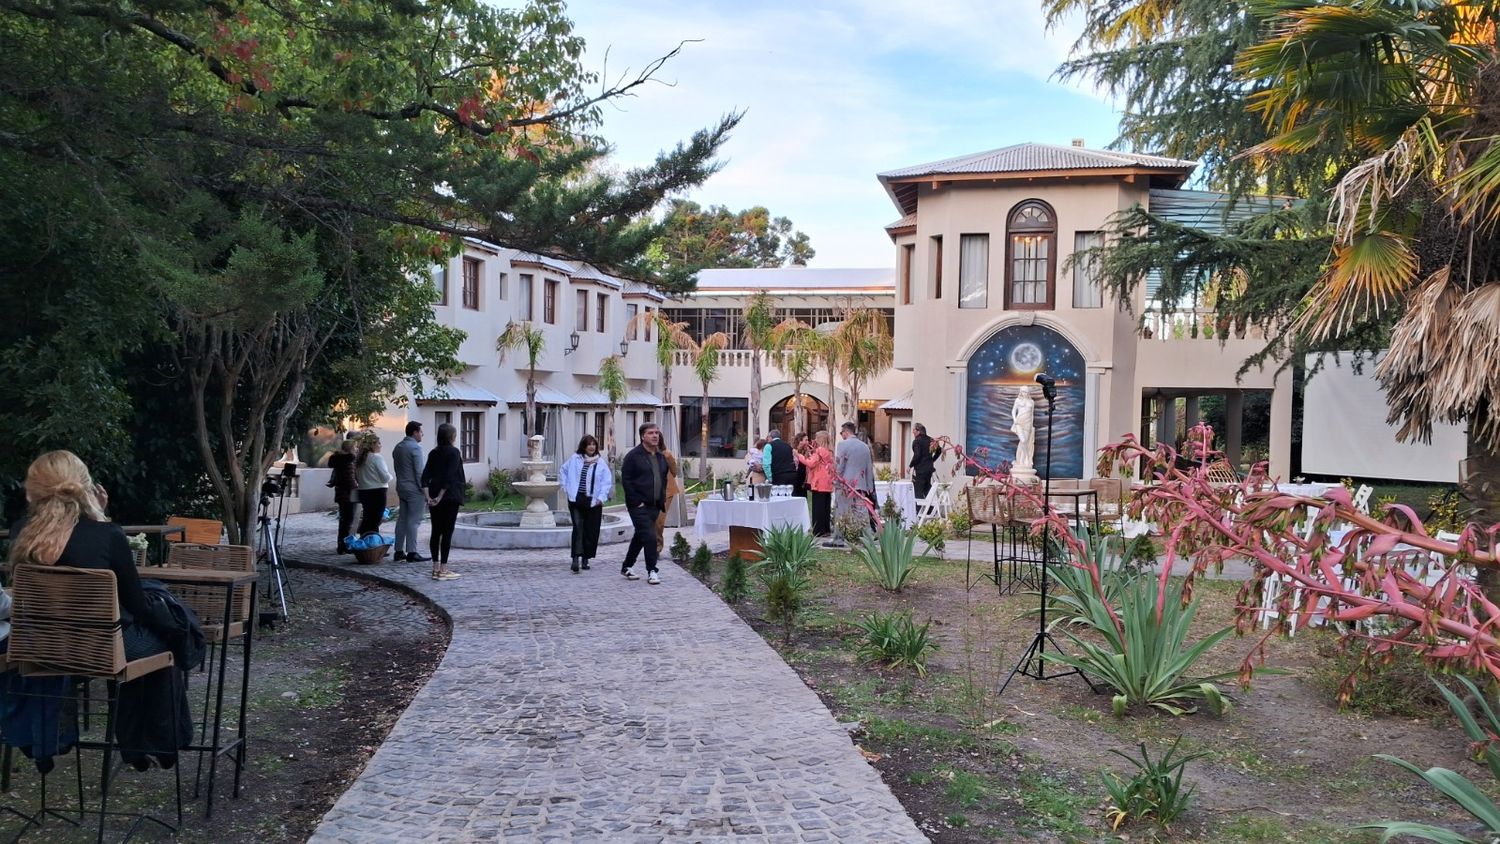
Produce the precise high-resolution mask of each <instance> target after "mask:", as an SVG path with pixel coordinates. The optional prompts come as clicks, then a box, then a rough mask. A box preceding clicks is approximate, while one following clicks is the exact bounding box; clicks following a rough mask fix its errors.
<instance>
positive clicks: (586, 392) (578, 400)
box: [573, 387, 609, 406]
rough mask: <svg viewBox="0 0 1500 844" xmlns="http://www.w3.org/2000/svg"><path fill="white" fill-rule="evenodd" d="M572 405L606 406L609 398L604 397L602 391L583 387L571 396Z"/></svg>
mask: <svg viewBox="0 0 1500 844" xmlns="http://www.w3.org/2000/svg"><path fill="white" fill-rule="evenodd" d="M573 404H574V405H575V406H577V405H589V404H592V405H607V404H609V396H607V395H605V394H604V392H603V391H602V390H596V389H594V388H593V387H584V388H583V389H582V390H579V391H578V392H576V393H574V394H573Z"/></svg>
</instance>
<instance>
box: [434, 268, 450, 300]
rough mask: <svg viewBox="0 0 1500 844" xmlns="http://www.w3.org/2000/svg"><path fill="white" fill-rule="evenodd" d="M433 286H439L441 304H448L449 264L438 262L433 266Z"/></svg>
mask: <svg viewBox="0 0 1500 844" xmlns="http://www.w3.org/2000/svg"><path fill="white" fill-rule="evenodd" d="M432 286H433V287H436V288H437V293H438V300H437V303H438V304H439V305H446V304H448V265H447V264H438V265H437V266H435V267H433V268H432Z"/></svg>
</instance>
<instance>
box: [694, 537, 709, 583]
mask: <svg viewBox="0 0 1500 844" xmlns="http://www.w3.org/2000/svg"><path fill="white" fill-rule="evenodd" d="M713 563H714V552H712V551H710V550H708V543H706V542H703V543H699V544H698V550H697V551H694V552H693V562H692V565H691V566H689V567H688V571H689V572H690V573H691V574H692V575H693V577H696V578H698V579H699V580H707V579H708V576H709V575H710V574H712V573H713Z"/></svg>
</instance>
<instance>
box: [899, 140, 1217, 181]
mask: <svg viewBox="0 0 1500 844" xmlns="http://www.w3.org/2000/svg"><path fill="white" fill-rule="evenodd" d="M1196 166H1197V162H1193V161H1184V160H1182V159H1178V158H1167V157H1166V156H1161V155H1143V154H1141V153H1134V152H1115V151H1113V150H1099V149H1085V148H1084V147H1073V146H1059V145H1056V144H1036V143H1025V144H1016V145H1014V146H1008V147H1001V148H999V149H992V150H988V151H986V152H976V153H972V154H969V155H961V156H958V157H957V158H945V159H943V160H942V161H933V162H930V163H927V164H917V165H914V166H911V167H902V168H900V169H897V170H890V171H888V172H885V173H881V174H880V179H881V180H882V181H887V180H891V179H909V178H913V177H918V176H945V175H958V174H963V173H1024V172H1028V171H1035V170H1103V169H1112V168H1119V167H1148V168H1160V169H1163V170H1184V171H1186V170H1192V169H1193V168H1194V167H1196Z"/></svg>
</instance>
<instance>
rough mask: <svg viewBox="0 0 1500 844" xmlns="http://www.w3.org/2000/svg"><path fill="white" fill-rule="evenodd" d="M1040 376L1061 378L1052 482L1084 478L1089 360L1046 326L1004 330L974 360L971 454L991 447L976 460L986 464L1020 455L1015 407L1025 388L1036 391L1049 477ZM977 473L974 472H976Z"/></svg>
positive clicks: (1042, 462) (1040, 466)
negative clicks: (1013, 428)
mask: <svg viewBox="0 0 1500 844" xmlns="http://www.w3.org/2000/svg"><path fill="white" fill-rule="evenodd" d="M1038 372H1045V373H1047V374H1048V375H1051V376H1052V377H1053V378H1056V379H1057V412H1056V415H1055V416H1054V417H1053V419H1052V477H1054V478H1081V477H1083V406H1084V401H1083V399H1084V364H1083V355H1080V354H1079V353H1078V350H1077V349H1075V348H1073V344H1072V343H1069V342H1068V341H1067V340H1066V339H1065V338H1064V337H1063V336H1062V335H1061V334H1059V333H1057V332H1056V331H1053V330H1052V329H1050V328H1044V327H1043V326H1040V325H1013V326H1011V327H1009V328H1004V329H1001V330H1000V331H999V332H997V333H996V334H995V336H993V337H991V338H990V339H989V340H987V341H985V344H984V345H983V346H981V347H980V348H979V351H977V352H975V353H974V356H973V357H971V358H969V407H968V413H967V420H966V422H967V430H968V436H967V442H966V443H965V446H966V447H967V449H968V451H969V453H970V454H974V453H975V452H976V451H977V450H978V449H981V448H988V449H989V455H988V457H985V458H979V457H977V455H976V459H979V460H980V462H982V463H985V464H986V465H991V466H993V465H995V464H997V463H999V462H1000V461H1002V460H1004V461H1011V460H1014V459H1015V456H1016V435H1015V434H1012V433H1011V432H1010V426H1011V418H1010V410H1011V405H1013V404H1015V401H1016V392H1017V390H1019V389H1020V388H1021V387H1022V386H1028V385H1029V386H1035V387H1036V390H1035V391H1034V392H1033V393H1032V395H1033V396H1034V397H1035V398H1036V416H1035V421H1036V471H1037V474H1039V475H1045V474H1046V460H1047V414H1048V412H1049V409H1048V407H1047V402H1046V400H1045V399H1043V398H1042V394H1041V387H1040V385H1037V383H1036V381H1035V377H1036V374H1037V373H1038ZM971 474H972V470H971Z"/></svg>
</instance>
